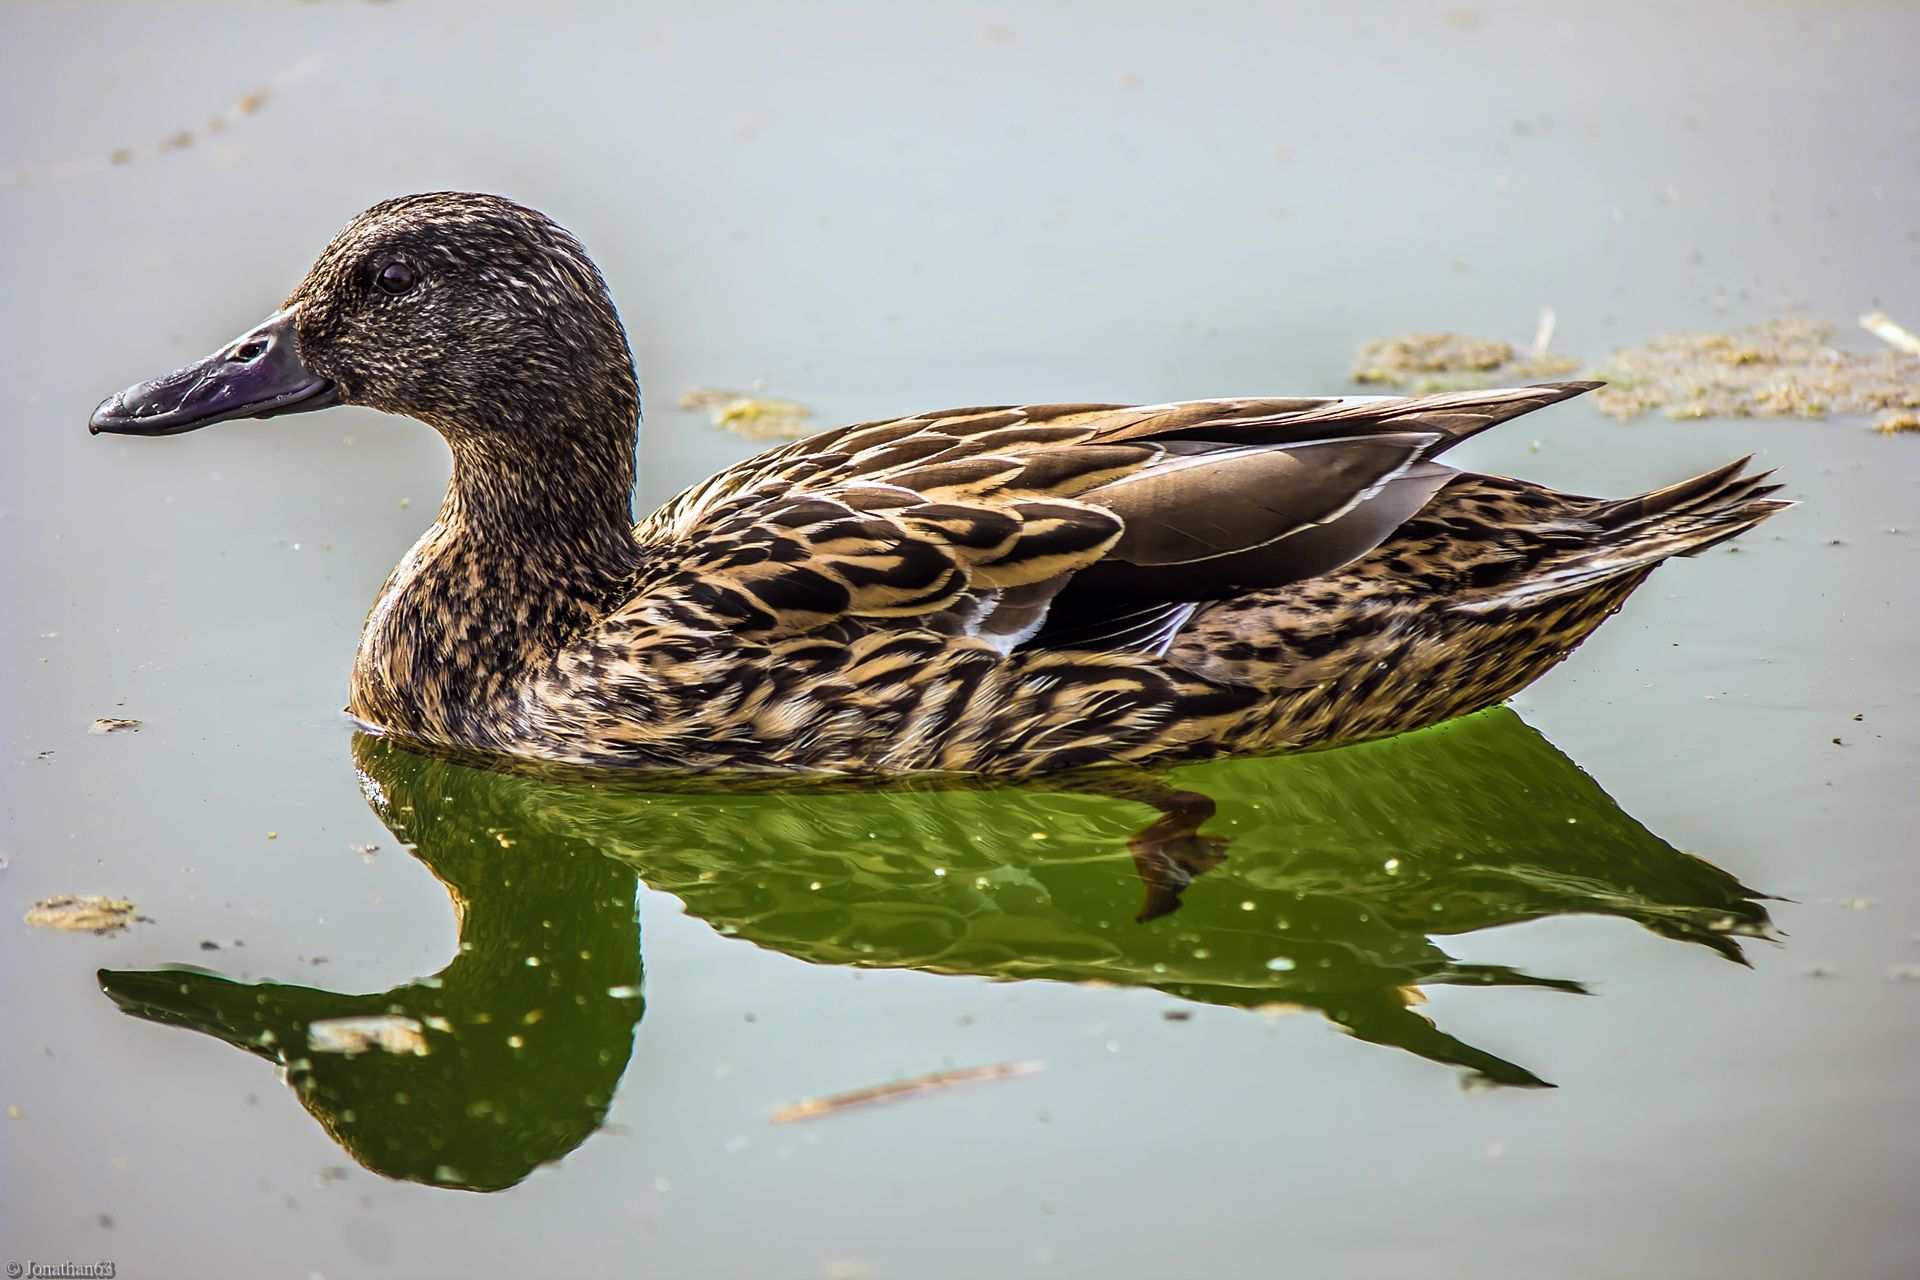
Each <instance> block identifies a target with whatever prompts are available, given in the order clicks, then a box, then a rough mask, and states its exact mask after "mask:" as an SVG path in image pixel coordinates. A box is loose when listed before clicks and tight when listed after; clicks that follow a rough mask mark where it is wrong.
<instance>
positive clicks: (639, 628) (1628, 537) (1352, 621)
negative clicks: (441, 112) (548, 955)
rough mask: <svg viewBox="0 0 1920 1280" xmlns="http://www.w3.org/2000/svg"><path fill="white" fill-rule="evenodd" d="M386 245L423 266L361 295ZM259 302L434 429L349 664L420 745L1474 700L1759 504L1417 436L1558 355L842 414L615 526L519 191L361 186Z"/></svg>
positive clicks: (1294, 736) (782, 733)
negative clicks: (1137, 394) (1479, 470)
mask: <svg viewBox="0 0 1920 1280" xmlns="http://www.w3.org/2000/svg"><path fill="white" fill-rule="evenodd" d="M396 261H397V262H403V263H405V264H406V265H407V269H408V272H409V274H410V276H415V277H417V278H418V282H419V283H418V286H417V287H410V288H409V290H408V292H407V293H406V294H405V296H400V297H387V296H383V295H382V293H381V291H380V290H379V289H377V288H375V287H374V286H373V284H372V283H370V282H371V281H373V279H374V277H375V275H376V274H377V273H379V272H380V271H382V270H383V269H384V268H385V267H386V266H387V265H388V264H391V263H394V262H396ZM287 306H288V308H291V309H293V310H292V314H294V315H295V316H296V318H297V332H298V346H299V356H300V359H301V360H302V361H303V362H304V365H305V367H306V368H307V369H309V370H311V371H312V372H313V374H314V375H316V376H318V377H322V378H325V379H327V380H328V381H329V382H330V383H331V384H332V385H333V386H334V387H335V388H337V391H338V397H339V398H340V399H341V400H344V401H346V402H348V403H356V404H367V405H372V406H374V407H376V408H381V409H385V410H388V411H391V412H398V413H406V414H410V415H412V416H414V417H417V418H421V419H423V420H425V421H426V422H428V423H430V424H431V425H433V426H434V427H435V428H436V429H438V430H439V431H440V432H441V434H442V435H444V436H445V437H446V439H447V441H448V443H449V445H450V447H451V449H452V452H453V458H454V471H453V480H452V483H451V485H450V487H449V491H448V495H447V499H446V502H445V504H444V505H443V507H442V509H441V511H440V515H439V518H438V519H437V520H436V521H435V523H434V524H433V526H432V528H431V529H429V530H428V531H427V533H426V535H425V536H424V537H423V538H422V539H421V540H420V542H419V543H418V544H417V545H416V546H415V547H414V548H413V549H412V550H411V551H410V552H408V554H407V556H406V557H405V559H403V560H402V561H401V563H400V565H399V566H398V567H397V568H396V569H395V570H394V572H393V574H392V575H391V576H390V577H389V578H388V580H387V583H386V585H385V586H384V587H383V588H382V590H381V593H380V596H379V598H378V600H377V601H376V603H375V604H374V606H373V609H372V612H371V613H370V615H369V617H368V620H367V625H366V630H365V633H364V635H363V638H362V642H361V647H360V653H359V657H358V660H357V661H356V663H355V665H354V672H353V683H352V701H351V710H352V711H353V713H354V714H355V715H357V716H359V717H360V718H362V719H363V720H365V721H367V722H368V723H370V724H372V725H374V726H377V727H379V728H382V729H385V730H387V731H389V732H392V733H395V734H397V735H400V736H403V737H406V738H408V739H412V740H415V741H418V742H421V743H425V744H428V745H435V746H441V747H457V748H463V749H478V750H481V751H498V752H505V753H509V754H513V755H520V756H529V757H538V758H541V759H547V760H555V761H565V762H571V763H578V764H589V765H621V766H661V767H676V768H696V769H700V768H746V769H813V770H840V771H848V772H906V771H920V770H962V771H995V772H1008V773H1038V772H1043V771H1048V770H1054V769H1061V768H1068V767H1076V766H1082V765H1087V764H1094V763H1100V762H1105V761H1116V762H1119V761H1127V762H1146V761H1156V760H1169V759H1181V758H1194V757H1199V756H1205V755H1209V754H1215V753H1219V752H1224V751H1238V750H1272V749H1281V748H1295V749H1297V748H1305V747H1319V746H1331V745H1335V744H1338V743H1342V742H1351V741H1358V740H1362V739H1366V738H1373V737H1379V736H1382V735H1385V734H1392V733H1398V732H1401V731H1403V730H1407V729H1412V728H1416V727H1419V726H1421V725H1426V724H1431V723H1434V722H1436V721H1439V720H1443V719H1446V718H1448V717H1451V716H1455V715H1459V714H1463V713H1465V712H1469V711H1473V710H1476V709H1478V708H1480V707H1484V706H1487V705H1490V704H1492V703H1495V702H1498V701H1500V700H1502V699H1503V698H1505V697H1507V696H1509V695H1510V694H1512V693H1513V692H1514V691H1516V690H1517V689H1519V688H1521V687H1522V686H1524V685H1525V684H1526V683H1528V682H1529V681H1531V680H1532V679H1534V678H1535V677H1536V676H1538V675H1539V674H1540V673H1541V672H1542V671H1544V670H1545V669H1546V668H1547V667H1549V666H1551V665H1552V664H1553V663H1555V662H1557V661H1559V659H1560V658H1562V657H1564V656H1565V655H1566V653H1567V652H1568V651H1569V650H1570V649H1571V648H1572V647H1573V646H1574V645H1576V644H1578V643H1579V642H1580V640H1581V639H1582V638H1584V637H1585V636H1586V635H1587V634H1588V633H1589V632H1590V631H1591V630H1592V629H1593V628H1594V627H1595V626H1597V625H1598V624H1599V623H1600V622H1601V621H1602V620H1603V619H1604V618H1605V617H1606V616H1608V615H1609V614H1610V613H1612V612H1613V611H1614V610H1616V609H1617V608H1619V606H1620V604H1621V602H1622V601H1623V600H1624V599H1625V598H1626V596H1627V595H1628V594H1629V593H1630V592H1631V591H1632V590H1633V589H1634V587H1635V586H1637V585H1638V584H1639V583H1640V582H1641V581H1642V580H1643V579H1644V578H1645V577H1646V575H1647V573H1648V572H1650V571H1651V570H1652V569H1653V567H1654V566H1656V565H1657V564H1658V563H1659V562H1660V561H1661V560H1663V559H1665V558H1666V557H1668V556H1670V555H1675V554H1686V553H1690V552H1692V551H1696V550H1699V549H1701V548H1702V547H1705V546H1707V545H1710V544H1712V543H1713V542H1716V541H1719V540H1721V539H1723V538H1726V537H1730V536H1732V535H1733V534H1736V533H1739V532H1741V531H1742V530H1744V529H1747V528H1750V527H1751V526H1753V525H1754V524H1757V523H1758V522H1759V521H1761V520H1763V519H1765V518H1766V517H1767V516H1768V515H1770V514H1772V513H1773V512H1774V511H1776V510H1778V509H1779V508H1780V507H1781V506H1783V505H1784V504H1782V503H1778V502H1773V501H1770V500H1768V498H1767V495H1768V494H1769V493H1771V492H1772V491H1773V487H1772V486H1768V485H1765V484H1763V483H1762V481H1763V479H1764V477H1754V476H1747V475H1744V474H1742V470H1741V465H1740V464H1734V465H1733V466H1731V467H1728V468H1724V469H1722V470H1720V471H1717V472H1714V473H1711V474H1709V475H1706V476H1702V477H1699V478H1697V479H1695V480H1691V481H1687V482H1685V483H1683V484H1681V485H1677V486H1674V487H1673V488H1671V489H1668V490H1663V491H1660V492H1658V493H1654V494H1649V495H1645V496H1643V497H1640V498H1634V499H1629V500H1626V501H1623V502H1607V501H1603V500H1598V499H1592V498H1581V497H1574V496H1570V495H1566V494H1560V493H1555V492H1552V491H1550V490H1547V489H1544V488H1541V487H1539V486H1537V485H1532V484H1528V483H1525V482H1522V481H1517V480H1507V479H1502V478H1499V477H1494V476H1484V475H1474V474H1470V473H1462V472H1459V471H1455V470H1453V469H1452V468H1449V467H1447V466H1444V465H1443V464H1441V463H1439V462H1437V461H1436V460H1435V459H1436V458H1437V457H1438V456H1439V455H1440V454H1441V453H1442V452H1444V450H1445V449H1447V448H1448V447H1450V446H1451V445H1453V444H1454V443H1456V442H1458V441H1459V440H1461V439H1464V438H1466V437H1467V436H1469V435H1471V434H1473V433H1475V432H1477V431H1479V430H1482V429H1485V428H1486V427H1489V426H1492V425H1494V424H1496V423H1498V422H1501V421H1504V420H1506V419H1507V418H1511V417H1513V416H1516V415H1518V414H1521V413H1525V412H1528V411H1530V410H1532V409H1536V408H1540V407H1542V406H1544V405H1547V404H1551V403H1553V402H1554V401H1557V400H1560V399H1564V398H1566V397H1567V396H1570V395H1576V394H1579V393H1580V392H1581V391H1583V390H1586V389H1587V388H1588V387H1589V386H1591V385H1592V384H1585V383H1567V384H1558V385H1549V386H1539V387H1526V388H1514V389H1504V390H1494V391H1482V392H1467V393H1460V394H1451V395H1441V396H1431V397H1425V398H1419V399H1395V398H1305V399H1285V400H1259V399H1255V400H1214V401H1199V402H1190V403H1182V404H1170V405H1157V406H1146V407H1137V406H1120V405H1043V406H1025V407H1010V406H1002V407H992V408H980V409H962V410H952V411H948V412H945V413H936V414H927V415H922V416H919V417H913V418H903V419H898V420H893V421H885V422H875V423H867V424H863V425H860V426H855V427H847V428H843V429H841V430H837V431H829V432H827V433H825V434H823V435H820V436H816V437H814V438H812V439H809V440H804V441H800V442H797V443H794V444H791V445H786V446H783V447H781V448H777V449H774V450H771V451H769V452H767V453H764V454H761V455H760V456H758V457H756V458H752V459H750V460H748V461H746V462H744V463H741V464H740V465H738V466H736V467H733V468H730V469H728V470H727V471H724V472H722V473H720V474H719V475H717V476H715V477H713V478H712V479H710V480H708V481H706V482H704V483H702V484H700V485H697V486H695V487H694V488H693V489H690V490H688V491H687V492H686V493H684V494H682V495H680V496H679V497H678V498H676V499H674V500H673V501H671V502H669V503H668V504H667V505H666V506H665V507H663V508H662V509H661V510H659V511H657V512H655V513H654V514H653V515H651V516H649V517H648V518H646V519H645V520H643V521H641V522H640V524H639V525H638V526H637V527H634V526H633V525H632V524H631V522H630V521H631V516H630V510H629V505H628V504H629V497H630V493H631V489H632V484H633V466H632V459H633V441H634V431H635V428H636V419H637V416H638V406H639V396H638V388H637V385H636V383H635V379H634V375H633V369H632V363H631V360H630V358H629V356H628V352H627V344H626V338H625V334H624V332H623V331H622V329H621V327H620V324H619V320H618V317H617V315H616V314H615V312H614V309H613V305H612V303H611V301H610V299H609V297H608V295H607V292H606V289H605V286H604V284H603V283H602V282H601V280H600V277H599V274H598V272H597V271H596V270H595V269H594V267H593V265H592V263H591V262H590V261H589V260H588V259H587V257H586V255H585V253H584V251H582V250H581V248H580V246H579V244H578V243H577V242H576V241H574V240H573V238H572V237H571V236H569V235H567V234H566V233H565V232H564V231H561V230H560V229H559V228H558V227H556V226H555V225H554V224H552V223H551V222H549V221H547V220H546V219H545V218H542V217H541V216H540V215H538V214H535V213H532V212H531V211H529V210H526V209H523V208H521V207H519V206H517V205H513V204H511V203H509V202H506V201H503V200H499V199H497V198H494V197H487V196H474V195H459V194H447V193H441V194H435V195H427V196H415V197H408V198H405V199H402V200H398V201H391V202H388V203H387V204H384V205H381V206H377V207H376V208H374V209H372V210H369V211H368V212H367V213H366V214H364V215H362V216H361V217H360V218H358V219H356V220H355V221H354V223H352V224H351V225H350V226H349V227H348V228H347V229H346V230H345V231H343V232H342V233H341V234H340V236H339V237H337V238H336V239H335V241H334V242H333V243H332V244H331V245H329V246H328V248H327V250H326V251H325V253H324V254H323V255H322V257H321V259H320V260H319V262H318V263H317V264H316V265H315V266H314V268H313V270H312V271H311V272H310V273H309V275H308V277H307V279H306V280H305V281H304V282H303V283H302V284H301V286H300V287H299V289H297V290H296V291H295V293H294V294H293V296H292V297H291V298H289V299H288V302H287ZM230 416H231V415H230Z"/></svg>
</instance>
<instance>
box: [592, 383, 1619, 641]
mask: <svg viewBox="0 0 1920 1280" xmlns="http://www.w3.org/2000/svg"><path fill="white" fill-rule="evenodd" d="M1589 385H1591V384H1580V383H1571V384H1561V385H1558V386H1542V387H1529V388H1517V389H1503V390H1498V391H1487V392H1469V393H1460V394H1451V395H1443V396H1428V397H1421V398H1416V399H1399V398H1375V397H1367V398H1324V399H1294V400H1214V401H1195V402H1188V403H1182V404H1172V405H1156V406H1119V405H1044V406H1027V407H1013V406H1002V407H990V408H975V409H956V410H949V411H947V412H943V413H934V414H926V415H922V416H920V417H915V418H903V419H896V420H891V421H885V422H874V423H863V424H860V425H857V426H852V427H845V428H841V429H839V430H836V431H829V432H826V433H825V434H823V435H819V436H815V437H813V438H811V439H808V440H802V441H799V442H796V443H794V444H791V445H787V446H784V447H782V448H779V449H775V450H772V451H770V452H768V453H764V454H761V455H760V456H758V457H756V458H752V459H749V460H747V461H746V462H743V463H741V464H740V465H738V466H736V467H734V468H731V469H730V470H728V471H725V472H722V473H720V474H719V475H717V476H715V477H714V478H713V479H711V480H709V481H707V482H706V483H704V484H702V485H700V486H698V487H696V488H694V489H692V490H689V491H688V492H686V493H685V494H682V495H681V496H680V497H679V498H676V499H675V500H674V501H672V502H670V503H668V504H667V505H666V506H665V507H663V508H662V509H661V510H660V511H658V512H656V513H655V514H654V515H653V516H652V517H650V518H649V519H648V520H646V521H645V522H643V523H642V524H641V526H640V527H639V529H638V530H636V534H637V536H638V537H639V539H640V541H641V543H642V544H643V547H644V549H645V551H646V553H647V555H648V563H649V569H648V571H647V575H646V579H645V581H644V582H643V584H642V590H641V592H640V593H639V595H638V596H636V598H635V599H634V601H633V603H632V604H631V605H629V606H628V610H626V611H623V612H653V611H656V610H665V612H666V616H670V617H671V618H672V619H673V620H674V622H675V623H676V624H677V625H679V626H682V627H688V626H699V625H702V624H704V625H706V626H709V627H712V628H716V629H724V630H726V631H729V632H731V633H734V634H737V635H741V636H743V637H747V638H762V639H771V638H776V637H784V636H793V635H799V634H804V633H811V632H825V631H829V630H833V629H836V628H838V629H839V630H840V631H841V632H844V631H845V628H846V627H848V626H853V627H855V628H856V629H857V630H873V629H876V628H879V629H885V628H888V627H896V626H900V625H903V624H904V625H909V626H912V627H915V628H924V629H930V630H936V631H941V632H945V633H949V634H959V635H970V636H975V637H977V638H980V639H982V640H985V641H987V642H988V643H990V644H993V645H994V646H995V647H997V648H1000V649H1001V650H1002V651H1003V652H1004V651H1006V650H1007V649H1008V648H1010V647H1012V646H1013V645H1016V644H1019V643H1022V642H1023V641H1027V640H1029V639H1030V638H1032V637H1034V636H1035V634H1036V633H1039V635H1040V636H1041V642H1042V643H1046V642H1047V641H1046V637H1048V636H1052V637H1055V638H1056V640H1057V641H1058V642H1059V643H1061V645H1062V647H1092V648H1106V649H1109V650H1113V651H1160V650H1163V649H1164V648H1165V646H1166V644H1167V643H1168V642H1169V640H1170V639H1171V636H1172V634H1173V632H1174V631H1176V630H1177V629H1178V626H1179V625H1181V624H1182V623H1183V622H1184V620H1185V615H1184V614H1182V613H1181V612H1180V611H1179V610H1178V609H1177V608H1169V607H1166V606H1167V605H1168V604H1169V603H1173V604H1177V603H1178V602H1180V601H1192V600H1196V599H1218V598H1221V597H1222V596H1226V595H1231V594H1233V593H1234V592H1235V591H1238V590H1241V589H1248V588H1257V587H1272V586H1276V585H1281V584H1284V583H1287V582H1292V581H1296V580H1299V579H1301V578H1305V577H1311V576H1315V575H1317V574H1321V573H1325V572H1328V571H1330V570H1333V569H1336V568H1338V567H1340V566H1341V565H1343V564H1346V563H1348V562H1350V561H1352V560H1353V559H1355V558H1357V557H1359V556H1362V555H1365V554H1366V553H1367V552H1369V551H1371V550H1372V549H1373V548H1374V547H1376V546H1378V545H1379V544H1380V543H1381V542H1382V541H1384V540H1385V539H1386V538H1387V537H1389V536H1390V535H1391V534H1392V533H1393V531H1394V530H1395V529H1396V528H1398V527H1399V525H1400V524H1402V523H1403V522H1404V521H1406V520H1407V518H1408V517H1409V516H1411V515H1412V514H1413V513H1414V512H1415V511H1417V510H1418V509H1419V508H1420V507H1421V506H1422V505H1424V503H1425V502H1426V500H1427V499H1428V497H1430V496H1431V495H1432V493H1433V492H1434V491H1435V490H1436V489H1438V488H1439V487H1440V485H1442V484H1444V483H1445V482H1446V480H1447V479H1448V478H1449V477H1450V476H1452V475H1453V474H1455V473H1454V472H1452V471H1451V470H1450V469H1448V468H1445V467H1442V466H1439V465H1437V464H1435V463H1433V462H1431V461H1430V459H1431V458H1433V457H1434V456H1435V455H1437V454H1438V453H1440V452H1441V451H1443V450H1444V449H1446V448H1447V447H1448V446H1450V445H1451V444H1453V443H1456V442H1457V441H1459V440H1461V439H1464V438H1465V437H1467V436H1469V435H1471V434H1473V433H1474V432H1476V431H1479V430H1482V429H1484V428H1486V427H1488V426H1491V425H1493V424H1494V423H1496V422H1499V421H1503V420H1505V419H1506V418H1509V417H1512V416H1514V415H1516V414H1519V413H1524V412H1526V411H1528V410H1530V409H1534V408H1538V407H1540V406H1542V405H1545V404H1549V403H1552V402H1553V401H1555V400H1559V399H1564V398H1565V397H1567V396H1569V395H1575V394H1578V393H1579V392H1580V391H1582V390H1585V389H1586V388H1587V387H1588V386H1589ZM1063 590H1064V591H1065V592H1066V594H1064V595H1063V594H1062V592H1063ZM1043 628H1044V630H1043ZM1075 637H1079V639H1078V640H1076V639H1075Z"/></svg>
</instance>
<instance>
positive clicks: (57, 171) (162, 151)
mask: <svg viewBox="0 0 1920 1280" xmlns="http://www.w3.org/2000/svg"><path fill="white" fill-rule="evenodd" d="M324 61H325V59H323V58H321V57H319V56H318V55H315V56H314V57H311V58H305V59H302V60H301V61H299V62H296V63H294V64H293V65H292V66H290V67H288V68H287V69H286V70H284V71H282V72H280V73H279V74H278V75H276V76H274V77H273V79H271V80H269V81H267V83H266V84H263V85H261V86H260V87H259V88H257V89H251V90H249V91H248V92H246V93H243V94H241V95H240V96H239V97H238V98H235V99H234V100H233V101H232V102H231V103H229V104H227V107H226V109H225V110H223V111H222V112H220V114H219V115H216V116H214V117H213V118H212V119H210V120H208V121H207V122H206V123H205V124H202V125H199V126H198V127H196V128H191V129H178V130H175V131H174V132H172V133H170V134H168V135H167V136H166V137H164V138H162V139H160V140H159V141H158V142H155V143H153V144H151V145H149V146H145V147H115V148H113V149H112V150H111V151H108V152H106V153H104V154H98V155H92V156H88V157H87V158H86V159H84V160H67V161H64V162H62V163H59V164H51V165H47V166H45V167H44V168H38V169H32V168H24V169H7V170H4V171H0V187H24V186H26V185H27V184H29V183H34V182H52V181H57V180H59V179H62V178H77V177H81V176H83V175H85V174H89V173H97V172H99V171H100V170H102V169H108V168H112V167H113V166H115V165H123V164H132V163H133V162H134V161H136V160H151V159H153V158H154V157H156V156H164V155H166V154H168V153H169V152H174V151H182V150H185V149H186V148H187V147H190V146H192V145H193V144H194V143H196V142H202V141H205V140H207V139H209V138H211V137H213V136H214V135H216V134H221V133H225V132H226V131H227V130H228V129H229V128H230V127H232V126H233V125H235V124H238V123H239V122H240V121H241V120H244V119H246V118H247V117H248V116H250V115H252V114H253V113H254V112H256V111H258V110H260V108H261V107H263V106H265V105H266V103H267V99H268V98H270V97H272V96H273V95H274V94H275V93H277V92H278V91H280V90H281V89H284V88H286V87H287V86H288V85H291V84H294V83H295V82H297V81H300V80H304V79H306V78H307V77H308V76H310V75H312V74H313V73H314V72H315V71H317V70H319V69H320V65H321V63H322V62H324Z"/></svg>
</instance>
